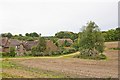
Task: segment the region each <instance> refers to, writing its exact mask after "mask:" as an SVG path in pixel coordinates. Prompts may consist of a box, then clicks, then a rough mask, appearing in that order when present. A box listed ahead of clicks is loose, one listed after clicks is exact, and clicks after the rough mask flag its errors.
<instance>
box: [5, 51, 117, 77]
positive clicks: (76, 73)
mask: <svg viewBox="0 0 120 80" xmlns="http://www.w3.org/2000/svg"><path fill="white" fill-rule="evenodd" d="M104 54H105V55H106V56H107V57H108V59H107V60H88V59H78V58H64V57H55V58H40V57H37V58H20V59H19V58H18V59H17V58H15V59H8V60H4V61H3V64H4V63H6V62H7V63H9V64H10V63H11V64H12V65H13V66H12V67H11V66H10V67H3V73H5V74H12V75H13V76H14V77H25V78H26V77H29V78H31V77H33V78H35V77H38V78H41V77H43V78H56V77H57V78H67V77H70V78H75V77H77V78H83V77H85V78H87V77H93V78H110V77H111V78H117V77H118V50H106V51H105V52H104ZM13 71H14V73H13ZM31 75H32V76H31Z"/></svg>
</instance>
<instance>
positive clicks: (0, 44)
mask: <svg viewBox="0 0 120 80" xmlns="http://www.w3.org/2000/svg"><path fill="white" fill-rule="evenodd" d="M10 47H14V48H15V52H16V53H17V54H20V55H21V53H25V51H26V50H25V48H24V45H23V44H22V42H21V41H19V40H16V39H8V38H7V37H2V38H1V39H0V50H1V51H0V52H10Z"/></svg>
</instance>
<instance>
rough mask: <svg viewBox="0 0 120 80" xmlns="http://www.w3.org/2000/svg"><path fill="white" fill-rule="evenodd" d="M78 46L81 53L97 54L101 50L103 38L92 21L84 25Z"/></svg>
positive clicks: (102, 48)
mask: <svg viewBox="0 0 120 80" xmlns="http://www.w3.org/2000/svg"><path fill="white" fill-rule="evenodd" d="M78 46H79V50H80V52H81V54H83V55H88V56H97V55H98V54H99V53H102V52H103V50H104V38H103V36H102V34H101V32H100V30H99V28H98V26H97V25H96V24H95V23H94V22H92V21H90V22H89V23H88V24H87V26H85V27H84V30H83V32H82V36H81V39H80V42H79V44H78Z"/></svg>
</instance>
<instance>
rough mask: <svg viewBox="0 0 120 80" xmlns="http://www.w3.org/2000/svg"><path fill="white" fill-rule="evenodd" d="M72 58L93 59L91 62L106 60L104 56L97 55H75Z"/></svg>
mask: <svg viewBox="0 0 120 80" xmlns="http://www.w3.org/2000/svg"><path fill="white" fill-rule="evenodd" d="M74 58H81V59H93V60H105V59H107V57H106V56H105V55H104V54H99V55H98V56H92V55H84V54H78V55H75V56H74Z"/></svg>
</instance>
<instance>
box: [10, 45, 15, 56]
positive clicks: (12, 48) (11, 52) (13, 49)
mask: <svg viewBox="0 0 120 80" xmlns="http://www.w3.org/2000/svg"><path fill="white" fill-rule="evenodd" d="M15 55H16V52H15V47H10V52H9V56H11V57H15Z"/></svg>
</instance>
